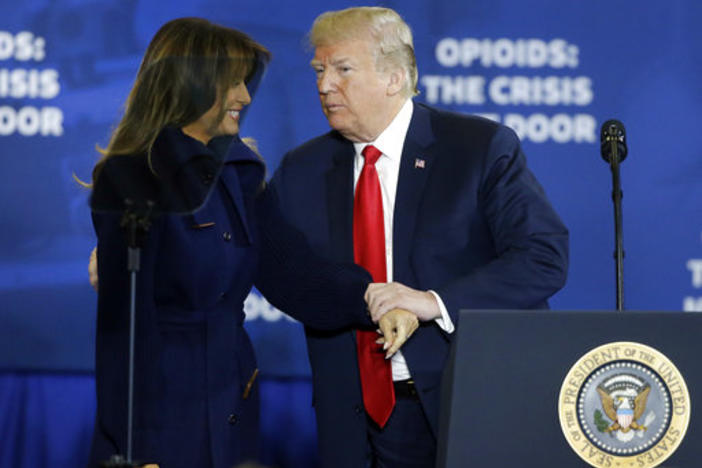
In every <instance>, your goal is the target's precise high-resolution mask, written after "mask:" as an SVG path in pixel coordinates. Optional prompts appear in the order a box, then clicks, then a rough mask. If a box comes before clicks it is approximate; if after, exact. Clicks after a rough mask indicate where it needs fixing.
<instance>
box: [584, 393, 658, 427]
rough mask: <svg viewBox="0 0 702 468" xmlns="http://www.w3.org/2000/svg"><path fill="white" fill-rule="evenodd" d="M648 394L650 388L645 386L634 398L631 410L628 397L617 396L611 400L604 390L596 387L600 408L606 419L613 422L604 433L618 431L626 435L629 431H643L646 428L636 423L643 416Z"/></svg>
mask: <svg viewBox="0 0 702 468" xmlns="http://www.w3.org/2000/svg"><path fill="white" fill-rule="evenodd" d="M650 392H651V387H650V386H648V385H647V386H646V387H645V388H644V389H643V390H641V391H640V392H639V393H638V394H637V395H636V398H634V407H633V408H632V407H631V401H630V398H629V397H627V396H617V397H616V398H613V397H612V396H611V395H610V394H609V393H607V391H606V390H605V389H603V388H602V387H597V393H599V394H600V400H601V401H602V408H603V409H604V412H605V414H606V415H607V417H609V419H611V420H612V421H614V423H613V424H612V425H611V426H609V427H608V428H607V429H605V432H613V431H616V430H620V431H622V432H624V433H627V432H629V431H630V430H631V429H634V430H635V431H636V430H642V431H645V430H646V426H644V425H642V424H639V423H638V422H637V421H638V420H639V418H641V416H643V412H644V410H645V409H646V401H647V400H648V394H649V393H650Z"/></svg>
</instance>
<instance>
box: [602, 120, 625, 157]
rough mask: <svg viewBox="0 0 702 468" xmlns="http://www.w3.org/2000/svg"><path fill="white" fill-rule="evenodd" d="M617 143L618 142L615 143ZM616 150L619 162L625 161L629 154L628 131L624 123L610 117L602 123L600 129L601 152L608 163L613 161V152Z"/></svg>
mask: <svg viewBox="0 0 702 468" xmlns="http://www.w3.org/2000/svg"><path fill="white" fill-rule="evenodd" d="M613 142H614V143H616V144H613ZM615 150H616V155H617V158H618V162H622V161H624V158H626V155H627V148H626V132H625V130H624V124H623V123H621V122H620V121H618V120H614V119H610V120H608V121H606V122H605V123H603V124H602V129H601V130H600V153H601V154H602V159H604V160H605V161H607V162H608V163H609V162H611V161H612V153H613V152H614V151H615Z"/></svg>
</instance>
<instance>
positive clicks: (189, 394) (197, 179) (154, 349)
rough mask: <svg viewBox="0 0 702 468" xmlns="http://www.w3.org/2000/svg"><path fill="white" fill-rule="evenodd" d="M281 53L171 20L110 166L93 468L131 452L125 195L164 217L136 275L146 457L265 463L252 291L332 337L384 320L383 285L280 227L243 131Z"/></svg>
mask: <svg viewBox="0 0 702 468" xmlns="http://www.w3.org/2000/svg"><path fill="white" fill-rule="evenodd" d="M267 58H268V52H267V51H266V49H265V48H264V47H263V46H261V45H260V44H258V43H256V42H255V41H253V40H252V39H251V38H249V37H248V36H246V35H244V34H242V33H240V32H238V31H235V30H232V29H228V28H224V27H220V26H217V25H214V24H212V23H209V22H207V21H205V20H202V19H195V18H182V19H178V20H173V21H171V22H169V23H167V24H165V25H164V26H163V27H162V28H161V29H160V30H159V31H158V32H157V34H156V35H155V37H154V38H153V40H152V42H151V44H150V45H149V47H148V49H147V51H146V54H145V56H144V59H143V61H142V64H141V67H140V69H139V72H138V74H137V77H136V81H135V84H134V86H133V89H132V91H131V93H130V95H129V97H128V99H127V102H126V105H125V114H124V117H123V118H122V120H121V122H120V123H119V125H118V126H117V127H116V129H115V131H114V133H113V135H112V138H111V140H110V142H109V144H108V146H107V148H106V149H105V150H104V152H103V154H104V156H103V158H102V159H101V160H100V161H99V162H98V164H97V165H96V167H95V170H94V172H93V181H94V185H93V196H92V206H93V213H94V214H93V222H94V226H95V230H96V233H97V237H98V247H97V248H98V258H99V260H100V261H99V264H98V271H99V273H98V274H99V277H100V288H99V294H98V320H97V346H96V386H97V397H98V398H97V401H98V408H97V421H96V427H95V433H94V438H93V445H92V449H91V466H96V465H97V464H99V463H100V462H101V461H104V460H107V459H108V458H110V456H111V455H113V454H115V453H121V454H123V455H124V454H125V451H126V445H127V369H128V341H129V339H128V337H129V314H128V311H129V301H130V297H129V294H130V284H129V283H130V281H129V275H128V273H127V249H126V240H125V239H126V235H125V230H124V229H123V227H122V226H121V223H122V219H123V211H124V208H125V203H126V202H125V200H126V199H130V201H131V202H132V208H133V209H134V210H135V211H139V209H141V208H143V209H144V213H142V214H145V212H146V211H150V214H152V215H153V214H156V215H155V216H149V217H146V216H145V217H144V219H146V220H147V224H150V226H149V228H148V231H147V233H146V235H145V236H143V237H144V239H143V247H142V249H141V259H140V270H139V272H138V274H137V281H136V322H135V328H136V339H135V342H136V349H135V356H136V358H135V370H134V380H135V385H134V419H133V421H134V422H133V428H134V430H133V444H132V458H133V459H134V460H141V461H144V462H147V461H150V462H154V463H158V464H159V465H160V467H161V468H171V467H181V466H182V467H188V468H197V467H216V468H225V467H226V468H231V467H232V466H235V465H236V464H238V463H241V462H243V461H246V460H254V459H256V457H257V450H258V442H257V438H258V401H259V397H258V393H257V385H256V375H257V369H256V361H255V357H254V353H253V348H252V346H251V342H250V341H249V338H248V336H247V334H246V332H245V330H244V328H243V326H242V325H243V321H244V313H243V302H244V299H245V298H246V296H247V295H248V293H249V290H250V288H251V286H252V284H254V283H256V285H257V286H258V288H259V289H260V290H261V291H262V292H263V293H264V294H265V295H266V297H267V298H268V299H269V300H270V301H271V302H272V303H274V304H275V305H277V306H278V307H284V308H285V309H286V310H301V311H311V312H315V311H319V312H321V311H324V310H326V311H328V310H334V311H335V314H334V317H335V318H334V319H333V320H332V319H326V318H325V317H326V315H325V314H322V313H319V314H316V315H314V316H315V317H317V318H318V319H319V320H322V322H320V323H318V326H319V327H321V328H329V327H333V326H337V325H338V326H343V325H344V322H346V323H348V322H355V323H360V324H363V323H365V324H370V322H369V319H368V318H367V317H366V316H365V313H364V305H365V304H364V303H363V299H362V298H363V292H364V291H365V287H366V285H367V283H368V282H369V280H370V277H369V276H368V275H367V274H366V273H365V272H364V271H362V270H361V269H360V268H356V267H353V266H350V265H349V266H346V267H341V266H335V265H330V264H323V263H315V262H314V261H313V259H311V258H309V257H308V256H307V255H308V253H309V252H307V251H305V250H304V249H301V248H300V247H299V245H298V244H296V242H297V240H296V239H297V237H296V236H297V233H296V232H291V231H289V230H287V229H286V227H285V226H281V225H280V219H281V217H280V216H279V215H278V214H277V211H276V210H277V204H276V203H275V200H272V199H270V198H269V197H268V196H267V191H266V190H265V189H264V174H265V168H264V165H263V162H262V161H261V159H260V158H259V157H258V155H257V154H256V153H254V152H253V151H252V150H251V149H249V147H248V146H247V145H245V144H244V143H243V142H242V141H241V140H240V139H239V137H238V131H239V118H240V113H241V111H242V110H243V108H244V107H245V106H246V105H248V104H249V102H250V101H251V98H250V95H249V89H252V88H253V84H254V81H255V77H256V76H258V75H260V74H259V73H258V72H259V71H260V66H261V64H262V63H264V62H265V61H266V60H267ZM146 200H149V201H150V203H149V206H148V208H147V207H146V206H147V205H146ZM196 208H197V210H196V211H194V212H192V211H193V210H194V209H196ZM173 212H176V213H173ZM185 212H192V213H191V214H183V213H185ZM142 227H143V225H142ZM300 242H302V241H300ZM303 255H304V257H303ZM304 313H306V312H304ZM311 320H313V318H311ZM325 320H330V321H329V322H328V323H327V322H325ZM334 321H335V322H336V323H333V322H334Z"/></svg>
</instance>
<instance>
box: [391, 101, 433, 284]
mask: <svg viewBox="0 0 702 468" xmlns="http://www.w3.org/2000/svg"><path fill="white" fill-rule="evenodd" d="M429 112H430V111H429V110H428V109H426V108H425V107H422V106H420V105H418V104H415V105H414V112H413V115H412V120H411V121H410V126H409V130H408V131H407V137H406V138H405V144H404V146H403V149H402V159H401V161H400V175H399V178H398V183H397V194H396V196H395V212H394V216H393V219H394V221H393V239H392V244H393V279H394V280H395V281H400V282H411V279H410V278H404V276H406V274H408V272H411V271H412V269H411V268H410V263H409V259H410V257H409V256H410V246H411V245H412V239H413V238H414V233H415V226H416V223H417V214H418V212H419V208H420V204H421V202H422V200H423V199H424V196H423V194H424V190H425V187H426V183H427V180H428V178H429V175H430V173H431V170H432V167H433V163H434V160H435V153H434V152H433V151H432V144H433V142H434V134H433V132H432V129H431V120H430V115H429ZM403 273H404V275H403Z"/></svg>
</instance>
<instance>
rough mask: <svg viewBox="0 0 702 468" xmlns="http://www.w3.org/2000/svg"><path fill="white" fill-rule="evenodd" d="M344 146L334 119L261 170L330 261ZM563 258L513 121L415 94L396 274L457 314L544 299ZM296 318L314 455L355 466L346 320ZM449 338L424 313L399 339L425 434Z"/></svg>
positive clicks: (348, 245) (352, 355)
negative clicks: (446, 107)
mask: <svg viewBox="0 0 702 468" xmlns="http://www.w3.org/2000/svg"><path fill="white" fill-rule="evenodd" d="M353 158H354V148H353V145H352V143H351V142H349V141H347V140H346V139H344V138H343V137H341V136H340V135H339V134H338V133H336V132H334V131H332V132H330V133H327V134H325V135H323V136H321V137H318V138H315V139H313V140H311V141H309V142H307V143H305V144H303V145H302V146H300V147H298V148H296V149H294V150H293V151H291V152H290V153H288V154H287V155H286V156H285V158H284V160H283V161H282V163H281V165H280V167H279V168H278V170H277V172H276V173H275V175H274V177H273V179H272V182H271V186H272V187H273V189H274V190H275V192H276V194H277V196H278V198H279V200H280V203H281V206H282V209H283V211H284V213H285V215H286V216H287V219H288V220H289V221H290V222H291V223H292V224H293V225H294V226H295V227H297V228H298V229H299V230H301V231H302V232H303V233H304V235H305V236H306V237H307V239H308V241H309V242H310V244H311V245H312V247H313V248H315V249H316V250H317V252H319V253H321V254H322V255H324V256H326V257H328V258H330V259H335V260H339V261H352V260H353V240H352V223H353V209H352V208H353ZM422 166H423V167H422ZM567 259H568V232H567V230H566V228H565V227H564V226H563V224H562V222H561V220H560V219H559V217H558V215H557V214H556V213H555V212H554V210H553V208H552V207H551V205H550V203H549V202H548V200H547V199H546V196H545V195H544V192H543V190H542V188H541V186H540V185H539V183H538V182H537V181H536V179H535V178H534V176H533V175H532V173H531V172H530V171H529V170H528V169H527V167H526V162H525V158H524V155H523V153H522V151H521V148H520V144H519V141H518V138H517V137H516V135H515V134H514V132H512V131H511V130H510V129H508V128H506V127H504V126H501V125H499V124H497V123H494V122H491V121H488V120H485V119H482V118H478V117H469V116H465V115H458V114H453V113H449V112H443V111H439V110H436V109H433V108H430V107H427V106H424V105H418V104H415V106H414V112H413V116H412V120H411V123H410V127H409V131H408V133H407V137H406V140H405V143H404V148H403V153H402V160H401V165H400V175H399V182H398V187H397V196H396V201H395V212H394V226H393V267H394V272H393V273H394V280H395V281H398V282H401V283H404V284H406V285H408V286H411V287H413V288H417V289H422V290H427V289H433V290H435V291H436V292H437V293H438V294H439V295H440V296H441V298H442V300H443V302H444V304H445V305H446V307H447V309H448V312H449V314H450V315H451V317H452V319H453V320H454V323H455V322H456V320H457V314H458V311H459V309H463V308H473V309H485V308H496V309H529V308H547V307H548V305H547V302H546V300H547V298H548V297H549V296H551V295H552V294H554V293H555V292H556V291H558V290H559V289H560V288H561V287H562V286H563V284H564V282H565V278H566V270H567ZM291 313H292V315H293V316H294V315H295V314H294V312H291ZM329 314H334V310H330V311H329ZM301 319H302V321H303V323H304V322H305V318H304V317H302V318H301ZM306 325H307V327H306V335H307V344H308V352H309V358H310V363H311V367H312V378H313V388H314V405H315V407H316V413H317V423H318V433H319V436H318V437H319V449H320V455H321V458H322V464H323V465H324V466H325V467H335V468H338V467H354V468H358V467H362V466H364V464H363V457H364V453H365V450H366V416H365V412H364V411H363V403H362V397H361V387H360V383H359V376H358V371H357V360H356V352H355V340H354V334H353V330H352V328H349V327H347V328H339V329H336V330H332V331H330V330H326V331H324V330H319V329H316V328H315V327H314V326H309V325H310V324H307V323H306ZM450 341H451V336H449V335H447V334H446V333H444V332H443V331H442V330H441V329H440V328H439V327H438V326H437V325H436V324H435V323H434V322H429V323H423V324H422V325H421V327H420V329H419V330H418V331H417V332H416V333H415V334H414V335H413V336H412V338H411V339H410V340H409V341H408V342H407V343H406V344H405V345H404V347H403V348H402V352H403V354H404V356H405V359H406V360H407V364H408V366H409V369H410V372H411V374H412V377H413V379H414V380H415V382H416V385H417V387H418V390H419V396H420V400H421V402H422V405H423V408H424V410H425V413H426V415H427V417H428V419H429V421H430V424H431V426H432V429H433V430H434V433H435V434H436V433H437V424H438V414H439V394H440V391H439V383H440V379H441V374H442V371H443V367H444V363H445V361H446V357H447V352H448V349H449V344H450Z"/></svg>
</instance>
